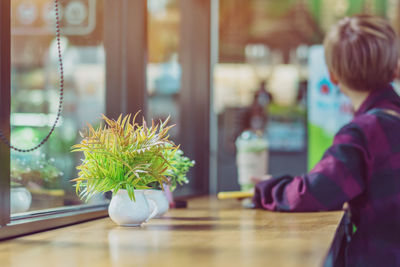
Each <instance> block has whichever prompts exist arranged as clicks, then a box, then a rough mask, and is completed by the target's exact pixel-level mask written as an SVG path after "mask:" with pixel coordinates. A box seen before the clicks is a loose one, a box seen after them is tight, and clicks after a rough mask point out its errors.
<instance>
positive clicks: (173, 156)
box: [167, 149, 195, 191]
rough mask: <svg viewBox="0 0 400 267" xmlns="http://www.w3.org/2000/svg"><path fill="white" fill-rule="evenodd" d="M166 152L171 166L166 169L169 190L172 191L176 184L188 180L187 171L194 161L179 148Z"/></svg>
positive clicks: (184, 182) (185, 182)
mask: <svg viewBox="0 0 400 267" xmlns="http://www.w3.org/2000/svg"><path fill="white" fill-rule="evenodd" d="M167 154H168V156H167V157H168V158H169V159H170V163H171V166H172V168H170V169H168V170H167V176H168V177H169V182H170V188H171V191H173V190H175V188H176V186H177V185H178V184H179V185H182V184H187V183H188V182H189V180H188V178H187V173H188V171H189V169H190V167H193V166H194V164H195V162H194V160H191V159H189V158H188V157H186V156H184V155H183V151H182V150H181V149H177V150H175V151H167Z"/></svg>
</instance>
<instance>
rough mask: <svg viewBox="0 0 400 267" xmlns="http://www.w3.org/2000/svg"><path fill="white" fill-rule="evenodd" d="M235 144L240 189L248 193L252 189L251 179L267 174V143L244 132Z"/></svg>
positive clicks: (258, 135)
mask: <svg viewBox="0 0 400 267" xmlns="http://www.w3.org/2000/svg"><path fill="white" fill-rule="evenodd" d="M235 144H236V165H237V168H238V179H239V185H240V189H241V190H242V191H249V190H252V189H253V188H254V183H252V181H251V178H252V177H262V176H263V175H265V174H267V173H268V142H267V140H266V139H265V138H263V137H262V136H261V135H260V134H257V133H256V132H254V131H244V132H242V133H241V135H240V136H239V137H238V138H237V139H236V142H235Z"/></svg>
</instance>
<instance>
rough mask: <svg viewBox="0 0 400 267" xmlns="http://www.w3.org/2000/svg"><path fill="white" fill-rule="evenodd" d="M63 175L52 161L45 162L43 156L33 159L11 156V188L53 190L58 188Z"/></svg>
mask: <svg viewBox="0 0 400 267" xmlns="http://www.w3.org/2000/svg"><path fill="white" fill-rule="evenodd" d="M62 175H63V173H62V172H61V171H60V170H59V169H58V168H57V167H55V166H54V159H53V158H52V159H50V160H47V159H45V157H44V154H42V155H40V156H39V157H38V158H36V157H35V159H34V160H33V159H30V160H29V159H24V158H23V159H20V158H19V157H15V156H11V168H10V178H11V186H12V187H19V186H25V187H41V188H46V189H54V188H59V187H60V177H61V176H62Z"/></svg>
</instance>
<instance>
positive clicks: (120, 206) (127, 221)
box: [108, 189, 158, 226]
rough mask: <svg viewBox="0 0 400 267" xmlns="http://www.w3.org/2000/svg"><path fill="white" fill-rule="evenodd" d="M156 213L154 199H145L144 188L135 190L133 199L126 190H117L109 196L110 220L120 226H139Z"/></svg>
mask: <svg viewBox="0 0 400 267" xmlns="http://www.w3.org/2000/svg"><path fill="white" fill-rule="evenodd" d="M157 213H158V209H157V205H156V204H155V201H153V200H151V199H147V198H146V197H145V195H144V190H135V201H132V200H131V199H130V198H129V196H128V192H127V191H126V190H124V189H120V190H118V192H117V194H116V195H113V197H112V198H111V202H110V205H109V206H108V215H109V216H110V218H111V220H112V221H113V222H115V223H116V224H118V225H121V226H140V225H141V224H142V223H144V222H147V221H148V220H150V219H151V218H153V217H154V216H155V215H156V214H157Z"/></svg>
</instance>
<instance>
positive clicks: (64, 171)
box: [11, 0, 105, 214]
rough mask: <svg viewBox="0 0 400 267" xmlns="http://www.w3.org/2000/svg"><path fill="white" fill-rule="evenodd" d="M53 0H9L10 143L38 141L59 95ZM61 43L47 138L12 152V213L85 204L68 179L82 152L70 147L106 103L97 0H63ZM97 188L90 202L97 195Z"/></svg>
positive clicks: (55, 91) (19, 144)
mask: <svg viewBox="0 0 400 267" xmlns="http://www.w3.org/2000/svg"><path fill="white" fill-rule="evenodd" d="M53 3H54V1H53V0H13V1H12V13H11V14H12V28H11V33H12V40H11V46H12V47H11V50H12V55H11V64H12V66H11V67H12V73H11V79H12V85H11V127H12V129H11V143H12V144H13V145H15V146H17V147H20V148H30V147H33V146H35V145H36V144H38V143H39V142H40V140H42V138H43V137H44V136H46V134H47V133H48V132H49V130H50V127H51V125H52V124H53V122H54V120H55V117H56V114H57V110H58V97H59V72H58V71H59V66H58V55H57V46H56V44H57V43H56V40H55V16H54V10H53V7H54V5H53ZM60 4H61V33H62V39H61V47H62V53H63V60H64V76H65V81H64V102H63V112H62V115H61V118H60V120H59V122H58V124H57V127H56V130H55V131H54V133H53V135H52V136H51V138H50V139H49V140H48V142H47V143H46V144H45V145H44V146H42V147H41V148H40V149H39V150H37V151H35V152H32V153H18V152H14V151H12V152H11V187H12V188H11V213H12V214H15V213H20V212H26V211H34V210H41V209H48V208H55V207H62V206H68V205H77V204H82V202H81V201H80V200H79V198H78V197H77V196H76V195H75V188H73V186H72V183H71V182H70V180H71V179H73V178H75V177H76V170H75V166H76V165H77V163H78V161H79V160H80V155H76V154H72V153H70V149H71V146H72V145H73V144H75V143H77V141H78V140H79V139H80V136H79V135H78V132H79V130H80V129H81V128H82V127H83V126H85V125H86V123H87V122H89V123H93V124H96V121H97V120H98V117H99V114H100V113H104V111H105V99H104V94H105V82H104V76H105V73H104V69H105V68H104V64H105V63H104V48H103V36H102V19H100V18H102V13H103V12H102V6H103V1H98V0H94V1H93V0H79V1H75V0H74V1H72V0H64V1H60ZM102 201H103V197H102V196H99V197H98V198H97V199H96V200H93V202H102Z"/></svg>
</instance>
